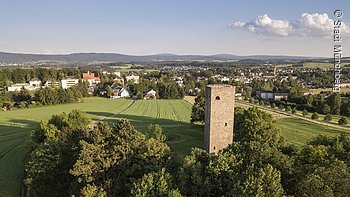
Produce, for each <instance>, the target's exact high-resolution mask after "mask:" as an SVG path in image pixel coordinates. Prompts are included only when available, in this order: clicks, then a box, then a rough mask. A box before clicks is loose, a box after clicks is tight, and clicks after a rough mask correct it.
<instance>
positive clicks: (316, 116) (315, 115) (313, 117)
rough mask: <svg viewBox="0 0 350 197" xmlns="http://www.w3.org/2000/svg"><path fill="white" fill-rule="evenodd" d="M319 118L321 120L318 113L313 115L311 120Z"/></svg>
mask: <svg viewBox="0 0 350 197" xmlns="http://www.w3.org/2000/svg"><path fill="white" fill-rule="evenodd" d="M318 118H319V116H318V113H317V112H314V113H312V115H311V119H313V120H317V119H318Z"/></svg>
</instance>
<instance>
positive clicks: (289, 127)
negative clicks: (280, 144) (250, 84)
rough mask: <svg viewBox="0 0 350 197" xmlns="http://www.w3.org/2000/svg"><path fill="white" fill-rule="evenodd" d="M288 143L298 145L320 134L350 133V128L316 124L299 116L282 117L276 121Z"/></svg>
mask: <svg viewBox="0 0 350 197" xmlns="http://www.w3.org/2000/svg"><path fill="white" fill-rule="evenodd" d="M275 124H276V125H277V126H278V127H279V128H280V129H281V132H282V135H283V136H284V137H285V138H286V140H287V142H288V143H291V144H295V145H297V146H300V145H304V144H305V143H306V142H307V141H309V140H310V139H312V138H314V137H316V136H318V135H339V134H341V133H342V132H345V133H348V134H350V132H349V130H346V129H340V128H339V129H338V128H334V127H329V126H325V125H321V124H316V123H313V122H309V121H306V120H302V119H298V118H282V119H278V120H276V121H275Z"/></svg>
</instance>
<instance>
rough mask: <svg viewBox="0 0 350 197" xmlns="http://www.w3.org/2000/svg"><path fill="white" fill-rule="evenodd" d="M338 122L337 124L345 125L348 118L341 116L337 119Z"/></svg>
mask: <svg viewBox="0 0 350 197" xmlns="http://www.w3.org/2000/svg"><path fill="white" fill-rule="evenodd" d="M338 124H339V125H347V124H348V120H347V119H346V118H345V117H344V116H343V117H341V118H340V119H339V120H338Z"/></svg>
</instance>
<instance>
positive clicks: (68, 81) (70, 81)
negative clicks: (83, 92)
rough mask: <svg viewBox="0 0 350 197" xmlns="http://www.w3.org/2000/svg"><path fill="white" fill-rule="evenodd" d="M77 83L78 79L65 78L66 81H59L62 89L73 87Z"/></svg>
mask: <svg viewBox="0 0 350 197" xmlns="http://www.w3.org/2000/svg"><path fill="white" fill-rule="evenodd" d="M78 83H79V79H76V78H73V77H67V78H66V79H62V80H61V87H62V88H63V89H68V88H70V87H72V86H75V85H77V84H78Z"/></svg>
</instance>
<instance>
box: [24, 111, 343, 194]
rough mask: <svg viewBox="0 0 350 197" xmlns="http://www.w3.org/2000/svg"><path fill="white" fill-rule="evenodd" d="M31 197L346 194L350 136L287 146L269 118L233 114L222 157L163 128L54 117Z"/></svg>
mask: <svg viewBox="0 0 350 197" xmlns="http://www.w3.org/2000/svg"><path fill="white" fill-rule="evenodd" d="M27 152H28V154H27V157H26V162H25V171H26V178H25V180H24V181H25V184H26V187H27V190H26V192H27V194H28V195H29V196H68V195H77V196H285V195H294V196H305V195H306V196H348V191H349V190H350V184H349V183H350V173H349V161H350V160H349V158H350V154H349V152H350V138H349V137H347V136H345V135H341V136H334V137H326V136H319V137H316V138H315V139H313V140H311V141H310V142H308V144H307V145H305V146H302V147H295V146H291V145H288V144H286V142H285V140H284V138H283V137H282V136H281V134H280V130H279V129H278V128H277V127H276V126H274V125H273V123H272V118H271V116H270V115H269V114H266V113H265V112H262V111H260V110H259V109H257V108H250V109H242V108H236V110H235V132H234V142H233V143H232V144H231V145H230V146H229V147H227V148H226V149H224V150H222V151H220V152H219V153H218V154H217V155H215V154H208V153H206V152H205V151H204V150H202V149H199V148H193V149H192V152H191V153H190V154H189V155H186V156H185V157H184V158H181V157H179V156H178V155H176V153H174V152H173V151H172V150H171V148H170V147H169V146H168V144H167V142H166V137H165V136H164V135H163V133H162V128H161V127H159V126H158V125H151V126H150V127H149V131H148V132H147V133H141V132H139V131H137V130H136V129H135V128H134V127H133V126H132V125H131V124H130V122H129V121H127V120H124V119H121V120H118V121H116V122H115V123H114V124H112V125H108V124H106V123H103V122H100V123H98V124H96V125H92V124H91V123H90V120H89V119H88V118H86V116H85V115H84V113H82V112H80V111H76V110H75V111H72V112H71V113H69V114H65V113H63V114H58V115H54V116H53V117H52V118H51V119H50V120H49V121H42V122H41V123H40V124H39V127H38V129H37V130H35V131H34V132H33V134H32V142H31V144H30V145H29V146H28V148H27Z"/></svg>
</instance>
